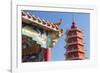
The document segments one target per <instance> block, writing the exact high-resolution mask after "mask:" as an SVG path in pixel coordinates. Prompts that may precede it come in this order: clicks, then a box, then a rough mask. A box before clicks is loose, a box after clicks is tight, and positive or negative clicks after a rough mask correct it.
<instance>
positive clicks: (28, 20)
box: [22, 17, 59, 32]
mask: <svg viewBox="0 0 100 73" xmlns="http://www.w3.org/2000/svg"><path fill="white" fill-rule="evenodd" d="M22 21H23V22H26V23H28V24H32V25H33V26H38V27H41V28H43V29H45V30H47V31H55V32H58V31H59V30H56V29H55V28H54V29H53V28H50V27H48V26H47V25H43V24H42V23H38V21H32V20H31V19H27V18H25V17H22Z"/></svg>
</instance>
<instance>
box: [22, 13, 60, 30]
mask: <svg viewBox="0 0 100 73" xmlns="http://www.w3.org/2000/svg"><path fill="white" fill-rule="evenodd" d="M22 21H23V22H26V23H31V24H33V26H34V25H35V26H39V27H41V28H43V29H45V30H49V31H51V30H52V31H59V30H60V27H59V25H60V24H61V22H62V20H61V19H60V22H57V23H53V22H50V21H46V20H43V19H40V18H39V17H36V16H33V15H30V14H29V13H26V12H24V11H22ZM34 23H35V24H34Z"/></svg>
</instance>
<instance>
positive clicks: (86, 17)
mask: <svg viewBox="0 0 100 73" xmlns="http://www.w3.org/2000/svg"><path fill="white" fill-rule="evenodd" d="M25 12H29V13H30V14H31V15H35V16H37V17H40V18H41V19H44V20H49V21H51V22H59V20H60V18H62V20H63V22H62V24H61V25H60V27H61V28H63V29H64V32H63V36H62V37H61V38H60V39H59V41H58V42H57V44H56V46H55V47H54V48H53V49H52V61H58V60H64V59H65V57H64V53H65V48H64V46H65V44H66V42H65V39H66V36H65V32H66V29H69V28H70V27H71V25H72V21H73V19H74V20H75V21H76V23H77V26H78V27H79V28H80V29H82V31H83V33H84V43H85V46H84V47H85V49H86V57H87V58H88V59H89V58H90V14H89V13H78V12H53V11H49V12H48V11H31V10H25Z"/></svg>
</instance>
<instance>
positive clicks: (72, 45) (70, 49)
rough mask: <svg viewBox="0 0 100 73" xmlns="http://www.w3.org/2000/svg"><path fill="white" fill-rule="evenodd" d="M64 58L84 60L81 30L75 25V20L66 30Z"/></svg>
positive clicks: (84, 53)
mask: <svg viewBox="0 0 100 73" xmlns="http://www.w3.org/2000/svg"><path fill="white" fill-rule="evenodd" d="M66 36H67V38H66V40H65V41H66V46H65V48H66V52H65V59H66V60H84V59H86V52H85V48H84V41H83V32H82V31H81V30H80V29H79V28H78V27H77V25H76V23H75V21H73V22H72V25H71V28H70V29H68V30H67V31H66Z"/></svg>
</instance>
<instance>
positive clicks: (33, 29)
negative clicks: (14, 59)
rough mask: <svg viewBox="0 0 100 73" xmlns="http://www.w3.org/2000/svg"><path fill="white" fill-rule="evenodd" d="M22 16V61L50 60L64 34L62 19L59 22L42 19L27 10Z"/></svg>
mask: <svg viewBox="0 0 100 73" xmlns="http://www.w3.org/2000/svg"><path fill="white" fill-rule="evenodd" d="M21 16H22V62H40V61H50V60H51V56H52V52H51V51H52V48H54V47H55V45H56V43H57V41H58V39H59V38H60V37H61V36H62V33H63V29H61V28H60V24H61V20H60V21H59V22H57V23H54V22H50V21H46V20H43V19H40V18H39V17H36V16H33V15H30V14H29V13H26V12H25V11H22V12H21Z"/></svg>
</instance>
